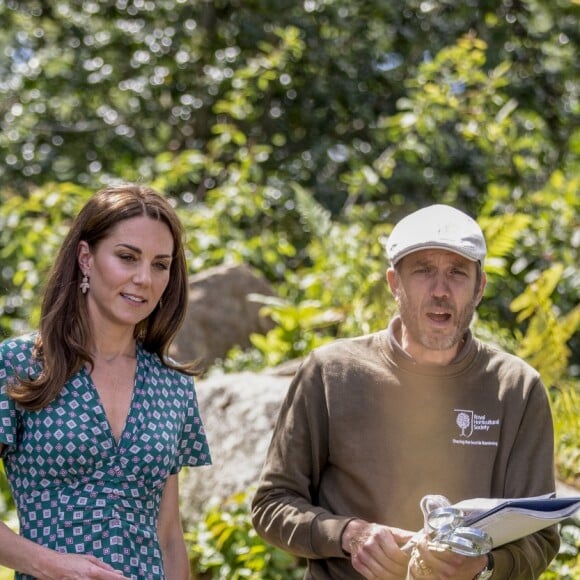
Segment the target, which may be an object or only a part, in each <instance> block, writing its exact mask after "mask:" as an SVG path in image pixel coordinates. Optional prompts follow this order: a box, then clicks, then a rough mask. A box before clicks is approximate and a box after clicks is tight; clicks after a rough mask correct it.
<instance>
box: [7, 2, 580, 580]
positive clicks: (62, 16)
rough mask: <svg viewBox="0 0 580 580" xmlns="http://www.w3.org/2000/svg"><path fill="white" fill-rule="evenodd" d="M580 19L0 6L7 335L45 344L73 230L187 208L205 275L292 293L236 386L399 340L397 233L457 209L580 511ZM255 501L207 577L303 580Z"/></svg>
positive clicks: (571, 565)
mask: <svg viewBox="0 0 580 580" xmlns="http://www.w3.org/2000/svg"><path fill="white" fill-rule="evenodd" d="M579 13H580V4H579V3H578V0H549V1H548V0H496V1H490V0H482V1H476V0H466V1H464V2H459V3H458V2H450V1H446V0H407V1H401V0H393V1H391V2H384V0H360V1H357V2H353V1H347V0H304V1H303V2H300V3H296V2H290V1H288V0H276V1H275V2H274V1H267V0H247V1H244V2H243V3H242V2H240V1H232V0H213V1H189V0H188V1H185V0H156V1H155V2H153V1H151V0H84V1H83V2H75V1H73V0H58V1H56V2H48V1H41V0H28V1H25V2H19V1H15V0H0V202H1V205H0V336H1V337H2V338H4V337H8V336H11V335H14V334H19V333H21V332H24V331H27V330H29V329H31V328H34V326H35V325H36V323H37V320H38V307H39V296H40V293H41V289H42V281H43V279H44V276H45V274H46V272H47V270H48V268H49V267H50V265H51V263H52V260H53V259H54V256H55V252H56V249H57V248H58V245H59V243H60V241H61V240H62V237H63V235H64V233H65V232H66V230H67V227H68V224H69V223H70V219H71V217H72V216H73V215H74V214H75V213H76V211H77V210H78V208H79V207H80V206H81V205H82V203H83V202H84V201H85V200H86V199H87V197H88V196H89V195H90V194H91V193H92V192H94V191H95V190H96V189H99V188H101V187H103V186H104V185H106V184H109V183H113V182H116V181H119V180H124V181H140V182H145V183H148V184H151V185H152V186H154V187H156V188H157V189H159V190H161V191H163V192H165V193H166V194H167V195H168V196H169V197H170V198H171V200H172V201H173V203H174V204H175V206H176V208H177V209H178V211H179V213H180V215H181V217H182V219H183V222H184V224H185V227H186V232H187V247H188V263H189V267H190V269H191V273H192V274H193V273H196V272H199V271H202V270H204V269H206V268H208V267H210V266H214V265H217V264H222V263H242V262H243V263H247V264H250V265H251V266H252V267H254V268H255V269H256V270H258V271H259V272H261V273H262V274H263V275H264V276H265V277H267V278H268V280H269V281H270V282H271V283H272V284H273V285H274V286H275V288H276V290H277V292H278V295H279V296H280V300H277V301H270V302H269V303H267V304H265V308H266V309H268V311H269V313H270V314H271V316H272V317H273V318H274V319H275V321H276V322H277V327H276V328H275V329H274V330H272V331H271V332H270V333H269V334H268V335H267V336H265V337H259V336H256V337H254V348H253V349H252V350H250V351H246V352H241V351H239V350H236V349H234V351H232V352H231V353H230V355H229V356H228V357H227V358H226V359H225V360H224V361H222V363H221V365H222V367H223V369H224V370H226V371H235V370H240V369H260V368H264V367H266V366H271V365H275V364H278V363H280V362H284V361H286V360H289V359H291V358H294V357H297V356H301V355H303V354H304V353H306V352H308V351H309V350H311V349H312V348H314V347H316V346H317V345H319V344H322V343H323V342H325V341H328V340H333V339H334V338H337V337H341V336H353V335H356V334H360V333H363V332H369V331H373V330H376V329H378V328H382V327H384V325H385V324H386V322H387V320H388V318H389V316H390V314H391V313H392V312H393V310H394V304H393V302H392V300H391V297H390V296H389V295H388V292H387V289H386V287H385V284H384V271H385V268H386V261H385V257H384V251H383V244H382V242H383V241H384V239H385V237H386V236H387V235H388V234H389V232H390V230H391V228H392V226H393V224H394V223H395V222H396V221H397V220H398V219H399V217H401V216H402V215H404V214H406V213H408V212H410V211H412V210H413V209H416V208H418V207H421V206H423V205H426V204H428V203H432V202H442V203H451V204H454V205H456V206H457V207H459V208H461V209H464V210H465V211H467V212H469V213H471V214H472V215H473V216H474V217H476V218H477V219H478V221H479V223H480V224H481V226H482V228H483V229H484V232H485V234H486V237H487V239H488V242H489V254H490V257H489V259H488V261H487V263H486V271H487V274H488V278H489V284H488V288H487V290H486V296H485V299H484V302H483V303H482V305H481V307H480V309H479V317H478V319H477V321H476V323H475V329H476V332H477V333H478V334H479V335H480V336H481V337H482V338H484V339H486V340H491V341H494V342H495V343H497V344H499V345H500V346H502V347H503V348H505V349H507V350H509V351H511V352H514V353H516V354H518V355H520V356H522V357H523V358H525V359H526V360H528V361H529V362H530V363H531V364H532V365H534V366H535V367H536V368H538V370H539V371H540V372H541V374H542V377H543V379H544V382H545V384H546V386H547V388H548V390H549V393H550V397H551V401H552V405H553V410H554V417H555V422H556V431H557V448H556V454H557V470H558V476H559V478H560V479H561V480H562V481H564V482H566V483H568V484H569V485H571V486H575V487H576V489H579V488H580V466H579V465H580V450H579V449H580V426H579V425H578V410H579V408H580V404H579V402H580V394H579V393H580V340H579V338H578V327H579V324H580V308H579V306H578V288H579V287H580V274H579V270H578V263H579V255H578V254H579V247H580V227H579V217H578V216H579V206H580V201H579V200H580V196H579V194H578V191H579V184H580V172H579V166H580V162H579V159H580V124H579V122H578V121H579V112H580V101H579V93H580V82H579V70H578V58H577V54H578V45H579V42H578V40H579V36H580V26H579V18H578V16H579ZM2 477H3V476H2V473H1V472H0V514H4V517H5V518H9V517H12V518H13V512H12V511H11V503H10V498H9V494H8V492H7V488H6V484H5V481H4V480H3V478H2ZM245 502H246V498H244V497H240V498H234V499H233V500H232V502H230V503H229V504H227V505H224V506H219V507H217V508H212V509H210V510H208V513H206V514H200V516H199V522H200V523H199V528H196V529H195V530H188V534H189V536H188V537H190V538H191V539H192V565H193V566H194V574H195V575H196V577H199V578H202V577H204V578H209V577H213V578H235V577H240V578H295V577H298V576H299V573H298V572H296V570H297V569H299V566H300V563H299V562H295V561H294V560H292V559H290V560H288V558H287V557H286V556H284V555H282V554H280V553H278V552H277V551H275V550H272V549H270V548H269V547H267V546H265V545H264V544H263V543H261V541H260V540H259V539H258V538H256V537H255V535H254V534H253V532H252V530H251V527H249V522H248V519H247V504H246V503H245ZM232 506H233V507H232ZM184 509H187V508H186V506H184ZM222 533H226V536H222V535H221V534H222ZM562 537H563V550H562V554H561V555H560V556H559V558H558V560H557V561H556V562H555V563H554V564H553V566H552V569H551V571H550V572H549V573H547V574H546V578H564V579H567V578H572V579H576V578H580V571H579V567H578V550H579V546H580V533H579V532H578V526H577V524H575V523H574V522H572V523H571V524H569V525H568V526H567V527H566V528H565V529H564V527H563V532H562ZM200 550H201V552H200ZM297 567H298V568H297ZM297 574H298V576H297Z"/></svg>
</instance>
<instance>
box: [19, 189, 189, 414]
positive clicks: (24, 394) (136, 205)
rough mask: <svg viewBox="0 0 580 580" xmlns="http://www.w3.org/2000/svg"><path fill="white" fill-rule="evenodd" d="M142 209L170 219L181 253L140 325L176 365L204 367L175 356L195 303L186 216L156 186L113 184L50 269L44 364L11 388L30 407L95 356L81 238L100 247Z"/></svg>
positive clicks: (87, 210) (138, 334)
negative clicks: (174, 344)
mask: <svg viewBox="0 0 580 580" xmlns="http://www.w3.org/2000/svg"><path fill="white" fill-rule="evenodd" d="M141 216H147V217H150V218H152V219H155V220H159V221H161V222H163V223H164V224H166V225H167V227H168V228H169V230H170V231H171V235H172V237H173V259H172V261H171V270H170V276H169V283H168V284H167V288H166V289H165V292H164V293H163V296H162V299H161V301H160V302H159V304H158V305H157V307H156V308H155V310H154V311H153V312H152V313H151V314H150V315H149V316H148V317H147V318H146V319H145V320H142V321H141V322H140V323H139V324H138V325H137V326H136V327H135V338H136V339H137V341H138V342H139V343H140V344H141V345H142V346H143V348H144V349H145V350H147V351H149V352H152V353H155V354H157V355H158V356H159V357H160V359H161V360H162V361H163V363H164V364H165V365H167V366H168V367H170V368H174V369H177V370H179V371H181V372H185V373H187V374H189V375H194V374H196V371H195V366H194V365H193V364H184V365H180V364H177V363H175V362H173V361H171V359H169V358H168V356H167V353H168V349H169V346H170V344H171V341H172V340H173V338H174V337H175V335H176V334H177V331H178V330H179V328H180V326H181V324H182V323H183V319H184V317H185V313H186V308H187V295H188V282H187V265H186V261H185V251H184V247H183V231H182V228H181V223H180V221H179V218H178V217H177V214H176V213H175V211H174V209H173V208H172V207H171V205H170V204H169V202H168V201H167V200H166V199H164V198H163V197H162V196H161V195H160V194H159V193H157V192H156V191H154V190H153V189H150V188H148V187H144V186H141V185H133V184H128V185H121V186H117V187H108V188H106V189H103V190H101V191H99V192H97V193H96V194H95V195H94V196H93V197H91V198H90V199H89V201H88V202H87V203H86V204H85V206H84V207H83V208H82V209H81V211H80V212H79V214H78V215H77V217H76V218H75V219H74V221H73V223H72V226H71V228H70V230H69V232H68V234H67V236H66V238H65V240H64V242H63V244H62V246H61V248H60V251H59V253H58V256H57V258H56V262H55V263H54V266H53V268H52V271H51V273H50V275H49V277H48V281H47V285H46V289H45V292H44V299H43V302H42V310H41V319H40V326H39V331H38V334H37V336H36V341H35V345H34V355H35V357H36V358H37V359H38V361H39V362H41V363H42V370H41V372H40V375H39V376H37V377H34V378H33V377H18V383H17V384H15V385H12V386H11V387H10V388H9V394H10V396H11V397H12V399H14V400H15V401H17V402H18V403H19V404H20V406H22V407H23V408H25V409H28V410H38V409H42V408H43V407H45V406H46V405H48V404H49V403H50V402H51V401H53V400H54V399H55V398H56V397H57V396H58V394H59V393H60V390H61V389H62V387H63V385H64V384H65V382H66V381H67V380H68V379H69V378H70V377H71V376H72V375H73V374H75V373H76V372H78V371H79V369H80V368H81V367H82V365H83V364H87V363H88V364H89V365H92V364H93V360H92V356H91V354H90V348H91V335H90V328H89V318H88V309H87V304H86V300H85V298H84V296H83V294H82V292H81V290H80V283H81V279H82V272H81V270H80V267H79V265H78V261H77V252H78V247H79V242H81V241H85V242H87V244H88V245H89V247H90V248H91V250H94V249H95V248H96V246H97V245H98V244H99V242H101V240H103V239H104V238H106V237H107V236H108V234H109V233H110V231H111V230H112V229H113V228H114V227H115V226H116V225H117V224H118V223H119V222H122V221H124V220H127V219H131V218H134V217H141ZM161 304H162V306H161Z"/></svg>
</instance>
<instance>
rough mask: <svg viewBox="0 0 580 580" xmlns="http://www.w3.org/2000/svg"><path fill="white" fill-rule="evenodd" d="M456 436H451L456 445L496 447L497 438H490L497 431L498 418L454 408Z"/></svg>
mask: <svg viewBox="0 0 580 580" xmlns="http://www.w3.org/2000/svg"><path fill="white" fill-rule="evenodd" d="M453 411H454V412H455V413H456V415H455V424H456V425H457V428H458V432H457V436H456V437H455V438H453V443H454V444H456V445H492V446H495V447H497V439H491V437H493V433H497V427H499V419H491V418H489V417H488V416H487V415H485V414H484V415H479V414H477V413H476V412H475V411H472V410H469V409H454V410H453Z"/></svg>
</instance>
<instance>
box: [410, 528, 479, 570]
mask: <svg viewBox="0 0 580 580" xmlns="http://www.w3.org/2000/svg"><path fill="white" fill-rule="evenodd" d="M486 565H487V557H486V556H462V555H460V554H455V553H454V552H451V551H450V550H446V549H444V548H435V547H433V545H432V544H431V545H430V544H429V543H428V541H427V539H425V538H423V539H422V540H421V541H420V542H418V544H417V545H416V546H415V547H414V548H413V552H412V557H411V562H410V564H409V573H410V574H409V575H410V577H411V578H414V579H416V580H435V579H437V580H444V579H446V578H453V580H472V579H473V578H475V576H476V575H477V574H479V572H481V571H482V570H483V569H484V568H485V566H486Z"/></svg>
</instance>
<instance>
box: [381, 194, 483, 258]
mask: <svg viewBox="0 0 580 580" xmlns="http://www.w3.org/2000/svg"><path fill="white" fill-rule="evenodd" d="M436 249H442V250H449V251H450V252H455V253H456V254H459V255H461V256H463V257H465V258H467V259H468V260H472V261H474V262H480V263H481V264H482V265H483V261H484V260H485V254H486V252H487V248H486V245H485V238H484V237H483V232H482V231H481V228H480V227H479V225H478V224H477V222H476V221H475V220H474V219H472V218H470V217H469V216H468V215H467V214H466V213H464V212H462V211H460V210H458V209H455V208H454V207H451V206H449V205H442V204H437V205H430V206H429V207H424V208H423V209H420V210H418V211H416V212H413V213H412V214H409V215H408V216H406V217H404V218H403V219H402V220H401V221H400V222H398V223H397V224H396V225H395V227H394V228H393V231H392V233H391V235H390V236H389V239H388V240H387V256H388V258H389V260H390V261H391V264H392V265H393V266H394V265H395V264H396V263H397V262H398V261H399V260H400V259H401V258H404V257H405V256H407V255H408V254H412V253H413V252H418V251H419V250H436Z"/></svg>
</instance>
